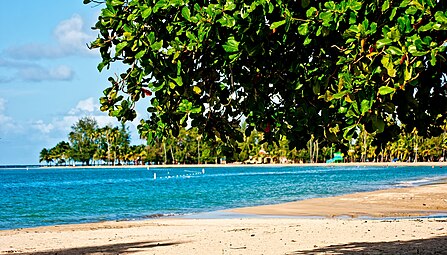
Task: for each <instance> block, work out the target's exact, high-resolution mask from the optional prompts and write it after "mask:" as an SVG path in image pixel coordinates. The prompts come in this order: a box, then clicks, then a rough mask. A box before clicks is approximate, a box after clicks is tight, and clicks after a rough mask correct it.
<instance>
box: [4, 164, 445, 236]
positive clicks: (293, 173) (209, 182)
mask: <svg viewBox="0 0 447 255" xmlns="http://www.w3.org/2000/svg"><path fill="white" fill-rule="evenodd" d="M154 177H156V178H155V179H154ZM446 177H447V167H444V168H440V167H435V168H432V167H268V166H262V167H206V166H203V167H200V168H149V169H148V168H146V167H144V168H108V169H104V168H95V169H56V168H51V169H29V170H26V169H22V170H1V171H0V229H13V228H23V227H35V226H44V225H56V224H68V223H83V222H97V221H104V220H133V219H142V218H150V217H152V216H154V215H183V214H194V213H201V212H212V211H217V210H222V209H228V208H235V207H244V206H253V205H264V204H274V203H282V202H289V201H295V200H302V199H307V198H315V197H327V196H333V195H340V194H346V193H352V192H359V191H371V190H377V189H383V188H389V187H396V186H408V185H410V186H411V185H420V184H423V183H429V182H433V181H436V180H438V179H441V178H446Z"/></svg>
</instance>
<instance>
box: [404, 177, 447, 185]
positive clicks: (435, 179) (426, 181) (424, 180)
mask: <svg viewBox="0 0 447 255" xmlns="http://www.w3.org/2000/svg"><path fill="white" fill-rule="evenodd" d="M446 178H447V177H446V176H442V177H440V176H437V177H431V178H422V179H415V180H407V181H401V182H399V183H397V184H396V185H395V186H397V187H416V186H423V185H428V184H433V183H436V182H438V181H441V180H443V179H446Z"/></svg>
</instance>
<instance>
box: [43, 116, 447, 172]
mask: <svg viewBox="0 0 447 255" xmlns="http://www.w3.org/2000/svg"><path fill="white" fill-rule="evenodd" d="M240 128H241V131H242V133H244V130H246V129H247V127H246V124H243V125H242V126H241V127H240ZM71 129H72V130H71V132H70V133H69V134H68V142H67V141H61V142H59V143H58V144H57V145H56V146H55V147H53V148H50V149H47V148H44V149H42V151H41V152H40V158H39V162H45V163H46V164H47V165H74V164H82V165H112V166H115V165H146V164H213V163H223V162H244V163H317V162H325V161H326V160H328V159H330V158H332V156H333V153H334V152H342V153H344V156H345V161H346V162H390V161H410V162H417V161H442V160H444V159H445V156H446V155H445V154H446V150H447V125H444V127H443V129H444V132H443V133H442V134H441V135H440V136H436V137H430V138H424V137H422V136H420V135H419V134H418V131H417V129H413V131H412V132H410V133H406V132H404V131H402V132H401V133H400V135H399V136H398V137H396V138H395V139H394V140H393V141H390V142H388V143H386V144H380V145H379V143H376V139H375V136H376V134H375V133H368V132H367V131H366V130H365V129H363V130H358V131H357V136H356V137H355V139H353V140H351V141H350V142H347V143H329V142H327V141H325V140H323V141H320V140H318V139H316V138H314V137H313V136H311V139H310V140H309V141H308V142H307V144H306V146H305V147H304V148H292V146H289V141H288V140H287V138H286V137H285V136H282V137H281V139H280V140H279V141H278V142H276V143H272V142H270V143H269V142H266V140H265V138H264V132H260V131H257V130H254V131H252V132H247V134H248V135H246V136H244V139H243V142H240V143H238V144H237V146H236V147H235V146H228V145H227V143H225V142H223V141H222V140H220V139H219V138H217V137H213V138H209V137H206V136H203V135H201V134H199V133H198V129H197V128H190V129H188V130H187V129H186V128H182V129H180V131H179V134H178V135H177V136H174V135H172V134H170V135H169V136H166V137H163V138H162V139H155V143H150V145H146V144H139V145H130V133H129V130H128V129H127V128H126V127H125V126H124V125H121V126H119V127H118V126H116V127H112V126H105V127H99V126H98V123H97V122H96V120H94V119H93V118H82V119H80V120H79V121H78V122H77V123H76V124H74V125H73V126H72V127H71ZM402 130H405V129H402ZM142 138H143V139H147V138H146V137H142Z"/></svg>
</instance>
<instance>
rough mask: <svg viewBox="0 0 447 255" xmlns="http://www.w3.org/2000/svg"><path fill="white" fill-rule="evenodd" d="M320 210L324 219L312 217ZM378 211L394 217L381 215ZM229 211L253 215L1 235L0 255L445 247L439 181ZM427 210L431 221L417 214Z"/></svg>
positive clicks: (446, 191)
mask: <svg viewBox="0 0 447 255" xmlns="http://www.w3.org/2000/svg"><path fill="white" fill-rule="evenodd" d="M402 198H405V199H402ZM355 199H357V200H355ZM407 201H412V202H411V203H410V204H408V203H407ZM421 201H423V204H421ZM371 202H372V203H371ZM413 202H414V203H413ZM303 203H304V204H303ZM306 203H307V207H306ZM290 204H292V205H295V207H292V208H291V207H290ZM297 204H298V205H301V207H296V205H297ZM346 205H349V207H347V206H346ZM365 205H366V207H365ZM383 205H385V207H383ZM309 206H310V207H309ZM265 207H274V208H276V209H275V210H279V211H276V212H275V215H281V213H280V210H283V211H284V210H285V211H286V212H288V213H289V215H291V216H292V217H288V216H287V214H286V215H284V214H283V216H285V217H282V216H276V217H275V216H271V214H270V213H271V211H270V212H269V213H267V214H263V213H265V212H266V208H265ZM297 208H298V210H297ZM322 208H323V211H324V210H326V211H327V210H329V211H330V212H331V214H330V215H328V214H327V213H320V214H319V213H316V211H318V210H320V211H321V210H322ZM346 208H348V209H349V210H350V212H351V213H353V212H357V213H358V212H367V213H368V214H367V215H370V216H371V218H364V214H359V215H357V218H355V217H351V216H352V215H349V214H345V213H341V214H340V215H339V217H337V215H336V212H340V210H343V209H346ZM384 208H385V209H386V208H391V209H393V210H394V212H393V210H391V212H388V213H389V214H385V213H386V212H383V211H381V210H382V209H384ZM267 209H268V208H267ZM300 209H304V212H305V214H303V213H302V212H301V214H300V212H299V210H300ZM309 209H310V210H313V211H311V212H309V211H307V210H309ZM236 210H239V211H240V210H254V211H251V212H252V213H253V212H254V213H255V215H261V216H260V217H258V216H255V217H252V216H250V215H243V214H239V215H237V214H235V215H233V216H235V217H232V218H180V217H166V218H154V219H147V220H139V221H108V222H98V223H85V224H68V225H57V226H47V227H37V228H25V229H12V230H2V231H0V254H11V253H13V254H22V255H31V254H39V255H44V254H45V255H46V254H56V253H57V254H64V255H72V254H247V255H248V254H309V253H311V254H354V253H356V252H359V251H361V252H362V254H383V253H385V254H408V253H410V254H443V252H444V253H445V251H446V249H447V225H446V222H447V215H444V216H435V213H436V212H437V213H439V212H441V211H443V212H444V211H445V212H447V183H441V184H431V185H424V186H417V187H411V188H399V189H388V190H379V191H373V192H362V193H354V194H348V195H344V196H338V197H330V198H323V199H310V200H303V201H299V202H292V203H286V204H279V205H270V206H260V207H252V208H239V209H236ZM290 210H292V211H290ZM233 211H234V210H233ZM377 211H379V212H380V213H377ZM291 212H292V214H291ZM224 213H225V212H224ZM427 213H428V215H432V217H426V216H424V215H427ZM318 215H319V216H320V217H316V216H318ZM300 216H304V217H300ZM374 216H375V217H374ZM384 216H390V217H391V218H387V217H384ZM408 216H410V217H408ZM420 252H422V253H420Z"/></svg>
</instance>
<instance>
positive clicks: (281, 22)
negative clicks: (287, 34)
mask: <svg viewBox="0 0 447 255" xmlns="http://www.w3.org/2000/svg"><path fill="white" fill-rule="evenodd" d="M285 23H286V20H281V21H276V22H273V23H272V25H270V29H275V28H277V27H280V26H282V25H284V24H285Z"/></svg>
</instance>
